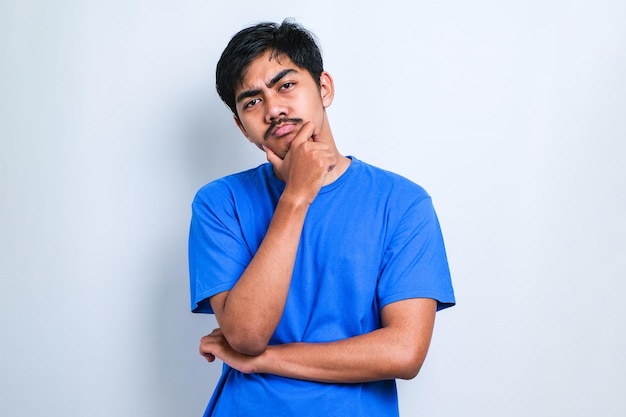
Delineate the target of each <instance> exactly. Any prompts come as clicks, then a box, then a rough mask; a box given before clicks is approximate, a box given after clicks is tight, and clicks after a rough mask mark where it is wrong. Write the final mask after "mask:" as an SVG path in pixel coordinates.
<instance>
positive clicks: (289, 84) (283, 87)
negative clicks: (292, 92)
mask: <svg viewBox="0 0 626 417" xmlns="http://www.w3.org/2000/svg"><path fill="white" fill-rule="evenodd" d="M294 85H296V83H294V82H286V83H283V84H281V86H280V89H281V90H289V89H290V88H291V87H293V86H294Z"/></svg>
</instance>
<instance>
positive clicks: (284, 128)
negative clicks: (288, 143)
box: [272, 123, 296, 138]
mask: <svg viewBox="0 0 626 417" xmlns="http://www.w3.org/2000/svg"><path fill="white" fill-rule="evenodd" d="M295 128H296V126H295V125H293V124H291V123H287V124H283V125H280V126H278V127H277V128H276V129H274V131H273V132H272V135H273V136H275V137H277V138H280V137H282V136H285V135H288V134H289V133H291V132H293V131H294V129H295Z"/></svg>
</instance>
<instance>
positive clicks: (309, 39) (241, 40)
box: [215, 19, 324, 115]
mask: <svg viewBox="0 0 626 417" xmlns="http://www.w3.org/2000/svg"><path fill="white" fill-rule="evenodd" d="M266 51H272V57H274V58H277V59H278V58H280V56H281V55H285V56H287V57H289V58H290V59H291V60H292V61H293V63H294V64H296V65H297V66H299V67H301V68H304V69H305V70H307V71H308V72H309V73H310V74H311V76H312V77H313V79H314V80H315V82H316V83H317V86H318V87H320V76H321V75H322V72H323V71H324V65H323V62H322V53H321V51H320V48H319V46H318V43H317V41H316V39H315V35H313V33H311V32H310V31H308V30H306V29H305V28H303V27H302V26H301V25H299V24H297V23H295V22H293V21H291V20H288V19H286V20H284V21H283V22H282V23H281V24H278V23H273V22H263V23H259V24H256V25H254V26H250V27H248V28H245V29H242V30H241V31H239V32H238V33H236V34H235V36H233V37H232V39H231V40H230V42H229V43H228V45H227V46H226V48H225V49H224V52H222V56H221V57H220V59H219V61H218V63H217V68H216V70H215V87H216V89H217V93H218V94H219V96H220V98H221V99H222V100H223V101H224V103H226V105H227V106H228V107H229V108H230V109H231V110H232V112H233V114H235V115H236V114H237V107H236V103H235V88H236V86H237V84H240V83H241V82H242V80H243V78H244V76H245V72H246V70H247V68H248V66H249V65H250V63H251V62H252V61H253V60H254V59H256V58H257V57H259V56H261V55H262V54H264V53H265V52H266Z"/></svg>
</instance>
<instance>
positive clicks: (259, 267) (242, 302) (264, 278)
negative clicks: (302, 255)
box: [211, 197, 308, 354]
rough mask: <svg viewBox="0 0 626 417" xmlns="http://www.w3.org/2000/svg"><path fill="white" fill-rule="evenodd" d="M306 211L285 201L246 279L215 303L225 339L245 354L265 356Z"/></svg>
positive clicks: (275, 214) (287, 287)
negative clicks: (264, 352)
mask: <svg viewBox="0 0 626 417" xmlns="http://www.w3.org/2000/svg"><path fill="white" fill-rule="evenodd" d="M307 208H308V204H304V203H302V202H301V201H297V200H294V199H290V198H288V197H281V199H280V200H279V202H278V205H277V207H276V210H275V213H274V216H273V218H272V221H271V222H270V225H269V227H268V230H267V233H266V235H265V238H264V239H263V242H262V243H261V245H260V246H259V248H258V250H257V253H256V254H255V255H254V257H253V259H252V261H251V262H250V264H249V265H248V267H247V268H246V270H245V271H244V273H243V274H242V276H241V277H240V278H239V280H238V281H237V283H236V284H235V286H234V287H233V288H232V289H231V290H230V291H229V292H227V293H224V294H221V295H218V296H215V297H214V298H212V299H211V305H212V307H213V309H214V311H215V313H216V316H217V319H218V322H219V325H220V328H221V329H222V331H223V332H224V335H225V337H226V339H227V340H228V341H229V343H230V344H231V346H233V348H235V349H236V350H238V351H241V352H242V353H247V354H258V353H261V352H262V351H263V350H264V349H265V347H266V346H267V343H268V341H269V339H270V337H271V335H272V334H273V333H274V331H275V329H276V326H277V325H278V322H279V321H280V318H281V317H282V313H283V310H284V306H285V301H286V299H287V295H288V292H289V286H290V283H291V276H292V273H293V267H294V263H295V258H296V253H297V251H298V245H299V242H300V235H301V233H302V226H303V224H304V219H305V217H306V211H307Z"/></svg>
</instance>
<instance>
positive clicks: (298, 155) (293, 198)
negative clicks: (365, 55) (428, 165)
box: [189, 21, 455, 417]
mask: <svg viewBox="0 0 626 417" xmlns="http://www.w3.org/2000/svg"><path fill="white" fill-rule="evenodd" d="M216 76H217V81H216V84H217V90H218V93H219V94H220V96H221V98H222V99H223V100H224V102H225V103H226V104H227V105H228V106H229V107H230V109H231V110H232V112H233V115H234V119H235V123H236V124H237V126H239V128H240V129H241V132H242V133H243V134H244V136H245V137H246V138H248V140H249V141H250V142H252V143H253V144H255V145H256V146H258V147H259V148H260V149H261V150H262V151H263V152H265V153H266V155H267V159H268V161H269V163H266V164H263V165H261V166H259V167H257V168H254V169H251V170H248V171H245V172H241V173H238V174H235V175H230V176H227V177H225V178H222V179H219V180H216V181H214V182H212V183H210V184H208V185H206V186H204V187H203V188H202V189H200V191H199V192H198V194H197V195H196V197H195V199H194V202H193V205H192V208H193V214H192V220H191V230H190V237H189V261H190V276H191V302H192V311H194V312H198V313H214V314H215V315H216V318H217V322H218V323H219V326H220V327H219V328H218V329H215V330H213V332H212V333H211V334H209V335H208V336H205V337H203V338H202V340H201V344H200V353H201V354H202V355H204V357H206V358H207V360H208V361H209V362H212V361H214V360H215V359H216V358H218V359H220V360H222V361H223V362H224V367H223V372H222V376H221V378H220V381H219V382H218V385H217V387H216V389H215V392H214V394H213V398H212V399H211V402H210V403H209V406H208V408H207V411H206V414H205V415H206V416H237V417H243V416H255V417H259V416H272V417H276V416H298V417H306V416H322V415H326V416H342V417H349V416H377V417H378V416H397V415H398V403H397V393H396V386H395V379H396V378H403V379H410V378H413V377H415V375H417V373H418V371H419V369H420V367H421V365H422V363H423V361H424V358H425V356H426V352H427V350H428V346H429V343H430V338H431V334H432V329H433V324H434V319H435V312H436V311H437V310H439V309H442V308H445V307H449V306H452V305H453V304H454V302H455V300H454V294H453V290H452V285H451V282H450V275H449V270H448V264H447V260H446V254H445V249H444V244H443V239H442V236H441V231H440V228H439V224H438V221H437V217H436V215H435V212H434V210H433V206H432V203H431V199H430V197H429V196H428V194H427V193H426V192H425V191H424V190H423V189H422V188H421V187H419V186H418V185H416V184H414V183H413V182H411V181H409V180H407V179H405V178H402V177H400V176H398V175H395V174H393V173H390V172H387V171H384V170H381V169H379V168H375V167H373V166H371V165H368V164H366V163H364V162H362V161H359V160H358V159H357V158H355V157H346V156H343V155H341V154H340V153H339V151H338V150H337V147H336V145H335V141H334V138H333V135H332V132H331V129H330V125H329V122H328V117H327V114H326V108H327V107H328V106H330V105H331V103H332V101H333V94H334V85H333V79H332V78H331V76H330V75H329V74H328V73H327V72H325V71H324V70H323V65H322V57H321V54H320V51H319V49H318V46H317V45H316V42H315V40H314V38H313V36H312V35H311V34H310V33H309V32H307V31H306V30H305V29H303V28H302V27H300V26H299V25H296V24H294V23H290V22H287V21H285V22H283V23H282V24H280V25H278V24H274V23H262V24H259V25H256V26H253V27H249V28H246V29H244V30H242V31H240V32H239V33H237V34H236V35H235V36H234V37H233V38H232V40H231V41H230V43H229V44H228V46H227V47H226V49H225V50H224V52H223V54H222V56H221V58H220V60H219V62H218V65H217V71H216Z"/></svg>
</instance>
